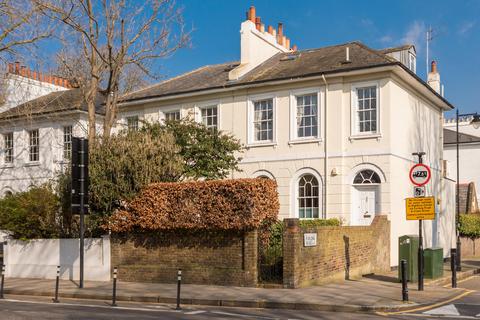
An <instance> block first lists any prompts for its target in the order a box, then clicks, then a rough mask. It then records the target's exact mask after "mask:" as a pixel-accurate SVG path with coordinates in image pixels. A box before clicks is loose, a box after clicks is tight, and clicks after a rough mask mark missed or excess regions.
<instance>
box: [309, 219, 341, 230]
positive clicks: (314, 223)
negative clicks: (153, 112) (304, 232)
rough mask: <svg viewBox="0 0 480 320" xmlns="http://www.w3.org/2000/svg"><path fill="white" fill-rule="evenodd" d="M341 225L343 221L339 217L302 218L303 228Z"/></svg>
mask: <svg viewBox="0 0 480 320" xmlns="http://www.w3.org/2000/svg"><path fill="white" fill-rule="evenodd" d="M341 225H342V223H341V221H340V220H339V219H337V218H331V219H310V220H300V227H301V228H316V227H336V226H341Z"/></svg>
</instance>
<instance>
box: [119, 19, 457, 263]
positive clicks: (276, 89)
mask: <svg viewBox="0 0 480 320" xmlns="http://www.w3.org/2000/svg"><path fill="white" fill-rule="evenodd" d="M240 43H241V52H240V61H237V62H229V63H222V64H218V65H208V66H204V67H201V68H199V69H196V70H193V71H191V72H188V73H186V74H183V75H180V76H177V77H175V78H172V79H170V80H167V81H164V82H162V83H159V84H157V85H153V86H150V87H148V88H145V89H143V90H139V91H136V92H133V93H131V94H128V95H127V96H125V97H124V100H123V102H122V103H121V107H120V116H119V123H121V124H122V125H125V124H126V123H131V122H132V121H133V122H135V121H138V119H142V120H145V121H162V120H163V119H172V118H180V117H193V118H195V119H197V120H198V121H201V122H203V123H204V124H206V125H207V126H209V127H214V128H217V129H218V130H222V131H226V132H229V133H233V134H234V135H235V136H236V137H237V138H239V139H240V140H241V141H242V142H243V143H244V144H245V146H246V150H245V152H244V154H243V155H242V157H243V160H242V163H241V169H242V172H235V173H232V178H240V177H268V178H271V179H275V180H276V182H277V184H278V192H279V197H280V204H281V208H280V217H281V218H286V217H299V218H305V219H309V218H331V217H337V218H340V219H341V220H343V221H344V223H346V224H350V225H367V224H370V223H371V221H372V219H373V217H374V216H375V215H378V214H385V215H387V216H388V217H389V219H390V221H391V225H392V229H391V249H392V252H391V265H392V266H393V265H396V264H397V256H398V255H397V243H398V237H399V236H401V235H404V234H417V232H418V223H417V222H416V221H406V218H405V198H407V197H411V196H412V192H413V190H412V185H411V183H410V182H409V177H408V172H409V169H410V167H411V166H412V165H413V164H414V163H415V162H416V161H417V159H416V158H415V157H414V156H412V153H413V152H418V151H423V152H426V156H425V163H426V164H428V165H429V166H430V167H431V169H432V173H433V178H432V180H431V182H430V183H429V185H428V186H427V193H428V194H429V195H433V196H435V197H436V201H437V202H436V203H437V216H436V219H435V220H434V221H427V222H426V223H425V224H424V231H425V234H426V238H425V239H426V240H425V241H426V243H425V244H426V247H430V246H441V247H443V248H444V254H445V256H447V255H448V252H449V249H450V248H451V246H452V244H453V242H454V239H453V238H454V234H455V232H454V219H453V213H454V207H453V205H454V194H453V193H452V192H454V188H453V183H452V181H451V180H446V179H444V176H443V172H444V170H443V168H442V164H443V161H442V160H443V159H444V157H443V125H442V124H443V113H444V112H445V111H448V110H451V109H452V108H453V106H452V105H451V104H450V103H449V102H448V101H447V100H446V99H445V98H444V97H443V96H442V95H441V94H440V75H439V73H438V71H437V69H436V64H435V63H433V64H432V72H431V73H430V74H429V81H428V83H427V82H425V81H423V80H422V79H420V78H419V77H418V76H417V75H416V73H415V68H416V67H415V65H416V61H415V49H414V47H413V46H411V45H407V46H402V47H399V48H389V49H384V50H374V49H371V48H369V47H367V46H365V45H364V44H362V43H360V42H350V43H345V44H340V45H336V46H330V47H322V48H318V49H309V50H297V49H296V47H293V48H291V47H290V40H289V39H288V38H287V37H286V36H285V35H284V33H283V25H282V24H279V25H278V28H277V30H275V29H274V28H273V27H271V26H269V27H265V26H264V24H263V23H262V22H261V20H260V19H259V18H258V17H255V12H254V10H252V9H251V10H250V12H249V16H248V19H247V20H246V21H244V22H242V24H241V30H240Z"/></svg>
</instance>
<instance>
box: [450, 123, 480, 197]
mask: <svg viewBox="0 0 480 320" xmlns="http://www.w3.org/2000/svg"><path fill="white" fill-rule="evenodd" d="M472 120H473V117H471V116H470V117H462V118H460V121H459V122H458V132H459V139H458V141H459V157H460V176H459V182H460V183H461V184H468V183H470V182H474V183H475V191H476V194H477V199H480V165H479V164H478V161H477V160H476V159H480V128H479V127H478V124H473V123H472ZM456 124H457V122H456V119H446V120H445V123H444V125H443V127H444V131H443V132H444V143H443V154H444V159H445V160H447V161H448V174H449V176H450V177H453V178H454V179H455V180H456V179H457V132H456V130H457V129H456Z"/></svg>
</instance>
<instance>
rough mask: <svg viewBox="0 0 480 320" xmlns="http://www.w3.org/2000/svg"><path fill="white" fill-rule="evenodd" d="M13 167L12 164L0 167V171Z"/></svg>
mask: <svg viewBox="0 0 480 320" xmlns="http://www.w3.org/2000/svg"><path fill="white" fill-rule="evenodd" d="M13 167H14V165H13V163H9V164H2V165H0V168H1V169H10V168H13Z"/></svg>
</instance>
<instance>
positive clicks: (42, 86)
mask: <svg viewBox="0 0 480 320" xmlns="http://www.w3.org/2000/svg"><path fill="white" fill-rule="evenodd" d="M2 86H3V88H2V94H4V95H5V103H4V104H3V105H0V112H3V111H5V110H8V109H10V108H12V107H16V106H17V105H19V104H22V103H24V102H27V101H29V100H32V99H35V98H38V97H41V96H44V95H46V94H49V93H52V92H55V91H61V90H67V89H66V88H64V87H60V86H56V85H53V84H51V83H46V82H40V81H37V80H33V79H29V78H26V77H22V76H19V75H15V74H7V75H6V77H5V78H4V79H3V83H2Z"/></svg>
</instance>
